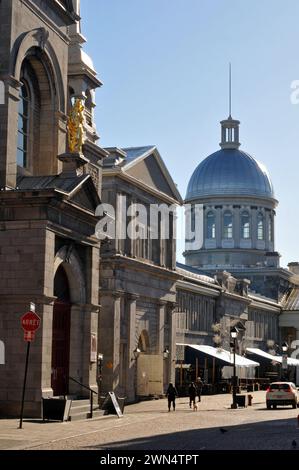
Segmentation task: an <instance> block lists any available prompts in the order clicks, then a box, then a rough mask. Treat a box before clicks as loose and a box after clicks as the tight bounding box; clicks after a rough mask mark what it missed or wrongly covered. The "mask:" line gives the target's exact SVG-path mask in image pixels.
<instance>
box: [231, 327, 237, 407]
mask: <svg viewBox="0 0 299 470" xmlns="http://www.w3.org/2000/svg"><path fill="white" fill-rule="evenodd" d="M230 335H231V337H232V340H233V352H234V371H233V402H232V405H231V408H232V409H236V408H237V383H236V382H237V377H236V340H237V336H238V329H237V328H236V327H235V326H234V327H233V328H232V329H231V330H230Z"/></svg>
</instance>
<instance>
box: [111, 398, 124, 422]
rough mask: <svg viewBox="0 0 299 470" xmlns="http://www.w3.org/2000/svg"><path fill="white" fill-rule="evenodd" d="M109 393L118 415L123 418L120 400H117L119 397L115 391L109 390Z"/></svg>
mask: <svg viewBox="0 0 299 470" xmlns="http://www.w3.org/2000/svg"><path fill="white" fill-rule="evenodd" d="M109 395H110V398H111V401H112V403H113V406H114V409H115V411H116V413H117V416H118V417H119V418H122V416H123V414H122V412H121V409H120V407H119V403H118V401H117V398H116V396H115V393H114V392H109Z"/></svg>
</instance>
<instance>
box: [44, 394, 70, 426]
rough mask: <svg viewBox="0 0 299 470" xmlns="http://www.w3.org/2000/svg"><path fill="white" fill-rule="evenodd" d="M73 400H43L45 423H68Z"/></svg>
mask: <svg viewBox="0 0 299 470" xmlns="http://www.w3.org/2000/svg"><path fill="white" fill-rule="evenodd" d="M71 403H72V400H66V399H65V398H43V399H42V404H43V420H44V421H67V420H68V416H69V410H70V407H71Z"/></svg>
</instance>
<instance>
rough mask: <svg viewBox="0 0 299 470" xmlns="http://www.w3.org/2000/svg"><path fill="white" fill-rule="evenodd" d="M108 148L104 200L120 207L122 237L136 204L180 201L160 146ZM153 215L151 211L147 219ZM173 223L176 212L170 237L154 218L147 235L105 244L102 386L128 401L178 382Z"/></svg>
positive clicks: (118, 230)
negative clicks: (155, 226) (155, 229)
mask: <svg viewBox="0 0 299 470" xmlns="http://www.w3.org/2000/svg"><path fill="white" fill-rule="evenodd" d="M108 150H109V151H110V157H109V158H108V159H107V160H106V161H105V167H104V171H103V196H102V199H103V202H105V203H109V204H111V205H112V206H113V207H115V208H117V210H116V215H115V216H116V220H115V222H116V233H117V234H118V235H120V233H121V231H122V230H123V228H124V227H125V229H126V228H127V227H128V224H129V223H130V222H132V221H133V220H134V218H133V217H130V216H129V215H128V214H129V212H128V209H129V207H130V206H131V204H144V205H145V206H146V207H147V208H149V207H150V205H151V204H165V205H166V206H170V205H172V204H178V203H180V202H181V199H180V195H179V194H178V192H177V190H176V187H175V185H174V183H173V182H172V180H171V178H170V176H169V174H168V172H167V170H166V168H165V166H164V164H163V161H162V159H161V157H160V155H159V153H158V151H157V149H156V148H155V147H147V148H136V149H134V148H133V149H124V150H120V149H108ZM132 155H134V160H133V158H132V157H131V156H132ZM130 157H131V158H130ZM153 168H154V169H155V171H152V169H153ZM122 214H125V219H124V220H123V221H121V216H122ZM149 214H150V211H148V213H147V216H148V217H149ZM174 224H175V222H174V216H173V213H170V214H169V225H170V240H164V239H163V237H162V233H161V230H159V233H160V235H159V238H158V239H155V240H154V239H153V240H151V239H150V237H149V236H148V233H149V232H148V230H150V224H146V226H145V227H144V229H145V230H146V239H136V240H132V239H130V238H129V237H128V234H127V235H126V236H125V237H124V238H123V239H122V238H121V237H118V239H116V240H111V241H108V242H106V243H104V244H103V247H102V261H101V292H100V298H101V300H100V302H101V314H100V322H99V348H100V351H101V353H103V356H104V364H103V374H102V390H103V391H107V390H110V389H111V390H112V389H114V390H116V391H117V393H118V394H120V395H122V396H126V397H127V399H128V401H133V400H135V399H136V397H138V396H147V395H161V394H163V392H164V390H165V387H166V385H167V383H168V382H169V381H173V380H174V363H175V354H176V352H175V351H176V347H175V324H174V315H173V312H174V306H175V301H176V280H177V278H178V275H177V274H176V272H175V256H176V249H175V240H174V236H173V234H174V233H175V225H174ZM107 338H109V340H108V341H107ZM166 351H167V352H166Z"/></svg>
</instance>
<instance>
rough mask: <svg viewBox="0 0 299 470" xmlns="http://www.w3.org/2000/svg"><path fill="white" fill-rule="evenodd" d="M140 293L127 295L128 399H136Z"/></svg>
mask: <svg viewBox="0 0 299 470" xmlns="http://www.w3.org/2000/svg"><path fill="white" fill-rule="evenodd" d="M137 299H138V295H134V294H128V296H127V318H128V320H127V321H128V329H127V336H128V348H127V351H128V356H127V368H128V370H127V374H126V378H127V383H126V396H127V398H128V401H134V400H135V397H136V390H135V386H136V380H135V379H136V361H135V358H134V352H133V351H134V350H135V349H136V347H137V345H136V305H137Z"/></svg>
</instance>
